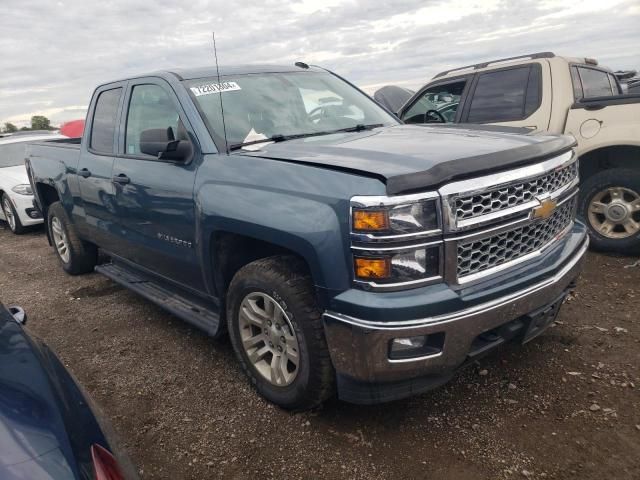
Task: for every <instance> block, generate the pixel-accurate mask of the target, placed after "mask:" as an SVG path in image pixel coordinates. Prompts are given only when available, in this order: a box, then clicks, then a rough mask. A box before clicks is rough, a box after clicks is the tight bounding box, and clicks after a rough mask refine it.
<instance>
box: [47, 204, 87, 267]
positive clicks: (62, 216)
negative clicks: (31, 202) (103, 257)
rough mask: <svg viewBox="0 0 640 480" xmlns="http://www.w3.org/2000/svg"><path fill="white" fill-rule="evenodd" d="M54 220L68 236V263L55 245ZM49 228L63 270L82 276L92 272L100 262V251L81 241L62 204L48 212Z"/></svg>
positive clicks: (56, 205) (52, 205)
mask: <svg viewBox="0 0 640 480" xmlns="http://www.w3.org/2000/svg"><path fill="white" fill-rule="evenodd" d="M54 218H55V219H57V220H59V222H60V224H61V226H62V230H63V231H64V234H65V235H66V239H67V247H68V252H69V258H68V261H65V259H63V258H62V256H61V255H60V252H59V250H58V248H57V247H56V245H55V240H54V234H53V231H52V226H51V224H52V222H53V221H54ZM47 228H48V232H49V235H50V237H51V239H52V243H53V244H54V245H53V249H54V251H55V252H56V256H57V257H58V260H60V263H61V264H62V268H63V269H64V271H65V272H67V273H68V274H70V275H81V274H83V273H89V272H92V271H93V269H94V267H95V266H96V264H97V262H98V249H97V248H96V246H95V245H93V244H91V243H89V242H85V241H82V240H80V238H78V234H77V233H76V230H75V227H74V226H73V225H72V224H71V222H70V221H69V217H68V216H67V212H66V211H65V209H64V207H63V206H62V204H61V203H60V202H55V203H52V204H51V205H50V206H49V209H48V210H47Z"/></svg>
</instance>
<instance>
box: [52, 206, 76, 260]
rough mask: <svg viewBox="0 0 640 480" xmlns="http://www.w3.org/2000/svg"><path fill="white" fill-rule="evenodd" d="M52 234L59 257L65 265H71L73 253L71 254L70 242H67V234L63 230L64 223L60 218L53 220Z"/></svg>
mask: <svg viewBox="0 0 640 480" xmlns="http://www.w3.org/2000/svg"><path fill="white" fill-rule="evenodd" d="M51 233H52V236H53V244H54V245H55V247H56V250H57V252H58V255H60V258H61V259H62V261H63V262H64V263H69V259H70V258H71V253H70V252H69V241H68V240H67V234H66V233H65V232H64V229H63V228H62V222H60V220H58V217H53V218H52V219H51Z"/></svg>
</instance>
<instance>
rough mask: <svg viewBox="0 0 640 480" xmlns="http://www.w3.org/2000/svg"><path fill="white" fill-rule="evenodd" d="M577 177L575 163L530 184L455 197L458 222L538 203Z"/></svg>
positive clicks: (508, 186)
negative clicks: (539, 198)
mask: <svg viewBox="0 0 640 480" xmlns="http://www.w3.org/2000/svg"><path fill="white" fill-rule="evenodd" d="M577 176H578V166H577V162H573V163H571V164H570V165H567V166H564V167H562V168H559V169H557V170H555V171H552V172H549V173H546V174H544V175H540V176H538V177H534V178H530V179H527V180H526V181H520V182H514V183H510V184H508V185H505V186H501V187H499V188H495V189H490V190H486V191H483V192H480V193H475V194H473V195H466V196H458V197H454V198H453V202H452V203H453V204H454V205H453V206H454V210H455V217H456V220H457V221H460V220H467V219H470V218H476V217H481V216H483V215H488V214H491V213H495V212H500V211H502V210H506V209H508V208H512V207H517V206H519V205H523V204H526V203H528V202H531V201H535V199H536V197H539V196H541V195H545V194H550V193H553V192H555V191H557V190H559V189H561V188H562V187H564V186H565V185H568V184H570V183H572V182H573V181H574V180H575V179H576V178H577Z"/></svg>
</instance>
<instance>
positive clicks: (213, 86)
mask: <svg viewBox="0 0 640 480" xmlns="http://www.w3.org/2000/svg"><path fill="white" fill-rule="evenodd" d="M234 90H242V89H241V88H240V85H238V84H237V83H236V82H221V83H207V84H205V85H200V86H198V87H191V91H192V92H193V94H194V95H195V96H196V97H199V96H201V95H211V94H212V93H220V92H233V91H234Z"/></svg>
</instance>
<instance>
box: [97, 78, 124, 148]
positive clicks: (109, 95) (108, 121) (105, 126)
mask: <svg viewBox="0 0 640 480" xmlns="http://www.w3.org/2000/svg"><path fill="white" fill-rule="evenodd" d="M121 95H122V88H114V89H113V90H105V91H104V92H101V93H100V95H99V96H98V100H97V101H96V109H95V112H94V113H93V125H92V126H91V141H90V145H91V148H92V149H93V150H95V151H97V152H100V153H113V140H114V138H113V137H114V134H115V131H116V114H117V113H118V105H119V104H120V96H121Z"/></svg>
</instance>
